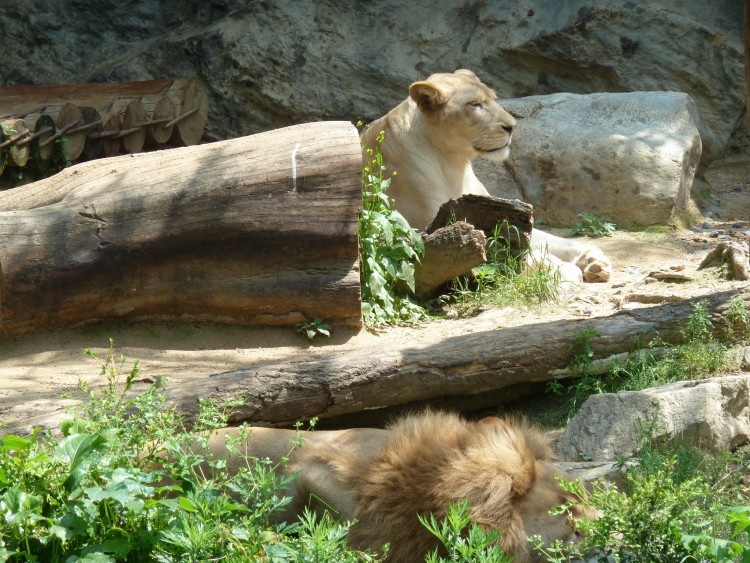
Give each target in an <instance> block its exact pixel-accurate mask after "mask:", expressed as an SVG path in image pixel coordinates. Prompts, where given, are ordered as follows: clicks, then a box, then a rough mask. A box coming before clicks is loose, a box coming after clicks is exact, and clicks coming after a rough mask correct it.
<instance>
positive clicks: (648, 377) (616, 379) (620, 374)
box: [548, 301, 744, 418]
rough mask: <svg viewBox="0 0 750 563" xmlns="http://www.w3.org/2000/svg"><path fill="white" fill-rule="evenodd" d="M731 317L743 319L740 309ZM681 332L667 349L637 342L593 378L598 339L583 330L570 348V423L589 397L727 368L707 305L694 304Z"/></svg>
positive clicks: (656, 341) (724, 349)
mask: <svg viewBox="0 0 750 563" xmlns="http://www.w3.org/2000/svg"><path fill="white" fill-rule="evenodd" d="M743 308H744V304H743ZM735 315H736V316H737V318H742V317H741V312H740V311H739V309H737V312H736V313H735ZM734 322H735V323H740V322H744V321H734ZM733 325H734V323H733V322H732V321H731V320H730V321H729V322H728V324H727V327H729V328H728V329H727V328H726V327H725V332H726V331H727V330H732V328H731V327H732V326H733ZM742 330H743V331H744V327H743V328H742ZM681 332H682V335H683V338H684V342H682V343H681V344H678V345H674V346H666V345H664V343H663V342H661V341H660V340H659V339H654V340H653V341H651V342H650V343H649V345H648V346H647V347H642V346H641V345H640V339H639V340H638V341H637V342H636V349H635V350H634V351H633V352H632V353H631V354H630V355H629V356H628V357H627V358H626V359H624V360H620V361H617V362H615V363H614V364H613V365H612V366H611V367H610V369H609V370H608V371H607V372H606V373H604V374H601V373H592V372H591V371H590V369H589V368H590V366H591V360H592V357H593V353H594V351H593V347H592V345H591V341H592V340H593V338H594V337H596V336H597V335H596V334H595V332H594V333H593V334H592V333H588V332H587V331H582V332H581V333H579V334H578V335H577V336H576V341H575V343H574V344H573V345H572V346H571V350H572V351H573V352H574V355H573V358H572V360H571V362H570V364H569V365H570V369H571V371H572V372H574V373H576V374H580V376H581V377H580V379H578V380H577V381H576V382H575V383H573V384H572V385H570V386H569V387H568V388H567V393H568V394H570V400H569V409H568V418H570V417H572V416H573V415H574V414H575V412H576V411H577V410H578V409H579V408H580V406H581V405H582V404H583V403H584V401H585V400H586V399H587V398H588V397H589V396H591V395H593V394H596V393H617V392H618V391H639V390H641V389H648V388H650V387H657V386H660V385H666V384H667V383H673V382H675V381H680V380H685V379H695V378H697V377H705V376H706V375H709V374H713V373H717V372H719V371H721V370H724V369H727V368H729V367H730V366H731V362H730V359H729V356H728V355H727V347H726V346H725V345H724V344H722V343H721V342H718V341H717V340H716V338H715V337H714V332H715V329H714V326H713V322H712V321H711V316H710V314H709V313H708V310H707V303H706V302H705V301H699V302H697V303H695V304H694V305H693V312H692V314H691V315H690V317H689V318H688V320H687V323H686V324H685V327H684V328H683V329H682V331H681ZM737 332H739V329H737ZM548 389H549V390H550V391H551V392H555V391H557V392H562V390H561V386H552V387H549V386H548Z"/></svg>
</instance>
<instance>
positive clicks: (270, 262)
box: [0, 122, 362, 335]
mask: <svg viewBox="0 0 750 563" xmlns="http://www.w3.org/2000/svg"><path fill="white" fill-rule="evenodd" d="M361 168H362V155H361V149H360V145H359V139H358V136H357V132H356V129H355V128H354V127H353V126H352V125H351V124H349V123H345V122H328V123H326V122H322V123H311V124H307V125H300V126H296V127H289V128H286V129H280V130H277V131H271V132H268V133H263V134H260V135H255V136H251V137H243V138H240V139H234V140H230V141H223V142H219V143H212V144H206V145H200V146H195V147H186V148H180V149H172V150H168V151H157V152H153V153H145V154H139V155H128V156H123V157H117V158H114V159H108V160H106V161H91V162H87V163H84V164H80V165H77V166H74V167H71V168H67V169H65V170H64V171H62V172H61V173H59V174H58V175H56V176H54V177H52V178H48V179H45V180H41V181H39V182H36V183H34V184H29V185H27V186H23V187H20V188H17V189H14V190H9V191H7V192H2V193H0V208H1V209H2V210H3V212H0V240H2V241H3V243H2V245H0V271H1V272H2V279H1V282H2V283H1V284H0V288H1V289H0V331H2V332H3V333H5V334H6V335H16V334H23V333H28V332H31V331H35V330H38V329H42V328H47V327H56V326H64V325H71V324H84V323H91V322H96V321H101V320H106V319H125V320H143V319H165V320H185V321H216V322H226V323H234V324H266V325H294V324H296V323H299V322H302V321H305V320H309V319H312V318H314V317H321V318H322V319H325V320H326V321H327V322H328V323H330V324H333V325H337V324H338V325H349V326H360V323H361V313H360V285H359V261H358V244H357V231H358V225H357V214H358V212H359V210H360V209H361V203H362V202H361V199H362V198H361V193H362V190H361Z"/></svg>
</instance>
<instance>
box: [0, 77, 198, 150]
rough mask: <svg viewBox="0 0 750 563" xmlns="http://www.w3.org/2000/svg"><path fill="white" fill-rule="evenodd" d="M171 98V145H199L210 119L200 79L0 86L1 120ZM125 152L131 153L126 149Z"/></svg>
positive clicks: (105, 109) (104, 110)
mask: <svg viewBox="0 0 750 563" xmlns="http://www.w3.org/2000/svg"><path fill="white" fill-rule="evenodd" d="M164 96H166V97H168V98H169V100H170V102H171V103H172V104H173V106H174V110H175V119H176V120H177V121H174V122H171V123H168V124H167V127H166V128H171V129H172V134H171V137H170V139H171V140H170V142H171V143H172V144H175V145H178V146H191V145H195V144H198V142H199V141H200V139H201V137H202V135H203V130H204V128H205V126H206V120H207V119H208V93H207V91H206V85H205V83H204V82H203V81H202V80H201V79H200V78H197V77H187V78H175V79H161V80H143V81H138V82H114V83H87V84H51V85H37V86H28V85H16V86H2V87H0V117H9V116H19V115H22V114H24V113H31V112H32V111H34V112H39V111H41V109H40V107H41V108H43V107H44V106H45V105H49V104H52V103H60V102H72V103H75V104H77V105H84V106H91V107H95V108H96V109H98V110H99V111H101V112H107V111H108V108H109V106H110V105H111V104H112V102H113V100H115V99H118V98H123V99H137V100H142V101H145V102H146V104H150V103H151V99H152V98H154V97H164ZM126 150H128V149H127V148H126Z"/></svg>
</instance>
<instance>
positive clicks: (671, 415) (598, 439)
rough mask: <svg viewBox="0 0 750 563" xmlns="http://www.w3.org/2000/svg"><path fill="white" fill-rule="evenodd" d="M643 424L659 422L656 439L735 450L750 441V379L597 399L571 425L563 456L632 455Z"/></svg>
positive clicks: (680, 385)
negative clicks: (641, 422) (675, 440)
mask: <svg viewBox="0 0 750 563" xmlns="http://www.w3.org/2000/svg"><path fill="white" fill-rule="evenodd" d="M639 421H643V424H644V425H647V424H649V423H650V422H655V424H656V432H655V434H654V437H655V438H674V439H677V440H678V441H680V442H681V443H683V444H686V445H689V446H694V447H700V448H703V449H709V450H713V451H730V450H732V449H733V448H736V447H738V446H740V445H742V444H745V443H747V442H748V440H750V375H736V376H726V377H717V378H712V379H707V380H702V381H681V382H677V383H673V384H670V385H665V386H662V387H658V388H654V389H646V390H643V391H621V392H620V393H602V394H599V395H592V396H591V397H589V398H588V399H587V400H586V402H585V403H584V404H583V406H582V407H581V410H580V411H578V413H577V414H576V415H575V416H574V417H573V419H572V420H571V421H570V423H569V424H568V426H567V428H566V429H565V433H564V434H563V436H562V438H561V440H560V442H559V444H558V445H557V452H558V453H559V454H560V457H561V458H562V459H565V460H571V461H573V460H578V459H588V460H592V461H604V460H614V459H615V458H616V457H629V456H632V455H633V454H634V452H635V450H636V447H637V441H638V438H639V436H640V435H641V433H642V430H641V424H640V423H639Z"/></svg>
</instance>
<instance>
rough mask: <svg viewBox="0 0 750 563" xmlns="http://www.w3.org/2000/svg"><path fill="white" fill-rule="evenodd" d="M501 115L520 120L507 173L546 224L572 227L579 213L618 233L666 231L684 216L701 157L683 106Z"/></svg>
mask: <svg viewBox="0 0 750 563" xmlns="http://www.w3.org/2000/svg"><path fill="white" fill-rule="evenodd" d="M503 105H504V107H505V108H506V109H507V110H508V111H510V112H511V113H512V114H513V115H514V116H516V118H517V119H518V129H517V132H516V134H515V136H514V140H513V146H512V149H511V154H510V158H509V159H508V160H507V161H506V163H505V167H506V168H507V170H508V171H509V172H510V176H511V177H512V178H513V179H514V181H515V185H516V186H517V189H518V191H520V192H521V193H522V194H523V198H522V199H524V201H527V202H529V203H531V204H532V205H533V206H534V216H535V217H541V218H543V220H544V222H545V224H549V225H553V226H570V225H573V224H574V223H575V221H576V216H577V214H578V213H580V212H582V211H586V212H588V213H593V214H595V215H599V216H601V217H603V218H605V219H607V220H610V221H614V222H615V223H616V224H617V226H618V227H632V226H648V225H654V224H665V223H667V222H668V221H669V220H670V219H672V218H673V216H674V215H675V214H676V213H679V212H680V211H682V210H684V209H686V208H687V207H688V205H689V201H688V200H689V196H690V190H691V188H692V184H693V177H694V174H695V170H696V168H697V166H698V163H699V161H700V155H701V138H700V134H699V127H700V117H699V116H698V113H697V110H696V108H695V104H694V103H693V101H692V99H691V98H690V96H688V95H686V94H683V93H678V92H632V93H624V94H622V93H621V94H607V93H605V94H589V95H578V94H553V95H551V96H532V97H528V98H521V99H514V100H506V101H504V102H503ZM477 173H478V175H479V177H480V179H483V178H482V173H483V171H482V170H478V171H477ZM486 185H487V183H486ZM514 189H515V186H514ZM498 195H503V196H504V197H508V196H507V195H505V194H504V193H500V194H498Z"/></svg>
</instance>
